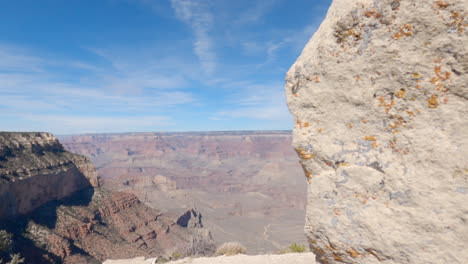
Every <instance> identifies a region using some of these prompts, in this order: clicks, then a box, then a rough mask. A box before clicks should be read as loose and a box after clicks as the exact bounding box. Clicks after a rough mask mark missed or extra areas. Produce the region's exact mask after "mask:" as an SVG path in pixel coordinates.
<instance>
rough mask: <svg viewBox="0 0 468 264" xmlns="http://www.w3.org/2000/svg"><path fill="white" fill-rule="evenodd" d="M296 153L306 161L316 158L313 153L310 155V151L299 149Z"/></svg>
mask: <svg viewBox="0 0 468 264" xmlns="http://www.w3.org/2000/svg"><path fill="white" fill-rule="evenodd" d="M296 152H297V154H298V155H299V156H300V157H301V158H302V159H304V160H309V159H313V158H314V156H315V155H314V154H313V153H309V152H308V151H306V150H304V149H301V148H297V149H296Z"/></svg>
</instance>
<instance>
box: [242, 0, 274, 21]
mask: <svg viewBox="0 0 468 264" xmlns="http://www.w3.org/2000/svg"><path fill="white" fill-rule="evenodd" d="M278 2H279V0H261V1H256V2H255V3H254V4H249V7H250V8H248V9H247V10H246V11H245V12H243V13H241V14H240V15H239V17H238V18H236V20H235V22H234V23H235V24H237V25H245V24H251V23H255V22H259V21H261V19H262V17H263V16H265V15H266V14H267V13H268V12H269V11H271V9H272V8H273V7H274V6H275V5H276V4H277V3H278Z"/></svg>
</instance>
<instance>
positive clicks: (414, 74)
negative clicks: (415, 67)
mask: <svg viewBox="0 0 468 264" xmlns="http://www.w3.org/2000/svg"><path fill="white" fill-rule="evenodd" d="M413 78H416V79H418V78H421V74H419V73H417V72H413Z"/></svg>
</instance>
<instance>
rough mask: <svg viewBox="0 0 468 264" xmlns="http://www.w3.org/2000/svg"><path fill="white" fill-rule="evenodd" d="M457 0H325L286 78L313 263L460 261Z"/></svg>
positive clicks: (467, 130)
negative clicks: (324, 10) (328, 0)
mask: <svg viewBox="0 0 468 264" xmlns="http://www.w3.org/2000/svg"><path fill="white" fill-rule="evenodd" d="M467 6H468V1H466V0H444V1H432V0H431V1H429V0H411V1H410V0H359V1H358V0H335V1H334V2H333V4H332V6H331V7H330V10H329V12H328V15H327V18H326V19H325V21H324V22H323V23H322V25H321V26H320V28H319V30H318V31H317V32H316V33H315V35H314V36H313V37H312V39H311V41H310V42H309V43H308V44H307V46H306V47H305V49H304V51H303V53H302V54H301V56H300V57H299V59H298V60H297V61H296V63H295V64H294V65H293V66H292V68H291V69H290V70H289V72H288V74H287V77H286V94H287V100H288V105H289V108H290V111H291V113H292V114H293V115H294V117H295V118H296V124H295V127H294V140H293V146H294V148H295V149H296V151H297V153H298V155H299V157H300V161H301V164H302V165H303V169H304V172H305V174H306V176H307V181H308V208H307V216H306V226H305V230H306V234H307V237H308V239H309V244H310V247H311V249H312V250H313V252H314V253H315V254H316V255H317V260H318V261H319V262H320V263H362V264H365V263H421V264H429V263H433V264H440V263H451V264H452V263H460V264H462V263H467V261H468V251H467V250H466V248H468V223H467V221H468V162H467V160H468V159H467V157H468V118H467V116H468V103H467V99H468V89H467V84H468V77H467V73H468V50H467V48H468V28H467V26H468V18H467Z"/></svg>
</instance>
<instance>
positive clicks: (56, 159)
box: [0, 132, 98, 219]
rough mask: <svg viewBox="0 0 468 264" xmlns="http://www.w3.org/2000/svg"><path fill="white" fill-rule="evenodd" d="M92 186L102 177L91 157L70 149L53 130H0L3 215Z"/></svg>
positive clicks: (0, 213) (0, 206) (0, 212)
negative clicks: (12, 131) (73, 152)
mask: <svg viewBox="0 0 468 264" xmlns="http://www.w3.org/2000/svg"><path fill="white" fill-rule="evenodd" d="M91 186H98V177H97V173H96V171H95V169H94V166H93V165H92V164H91V163H90V162H89V159H88V158H86V157H84V156H81V155H76V154H72V153H70V152H68V151H66V150H65V149H64V148H63V146H62V145H61V144H60V143H59V141H58V140H57V139H56V138H55V137H53V136H52V135H51V134H48V133H9V132H0V201H2V202H1V203H0V219H2V218H7V217H13V216H17V215H20V214H26V213H29V212H32V211H33V210H34V209H36V208H37V207H39V206H41V205H43V204H44V203H47V202H49V201H53V200H59V199H62V198H64V197H66V196H69V195H71V194H73V193H74V192H76V191H79V190H81V189H84V188H87V187H91Z"/></svg>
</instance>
